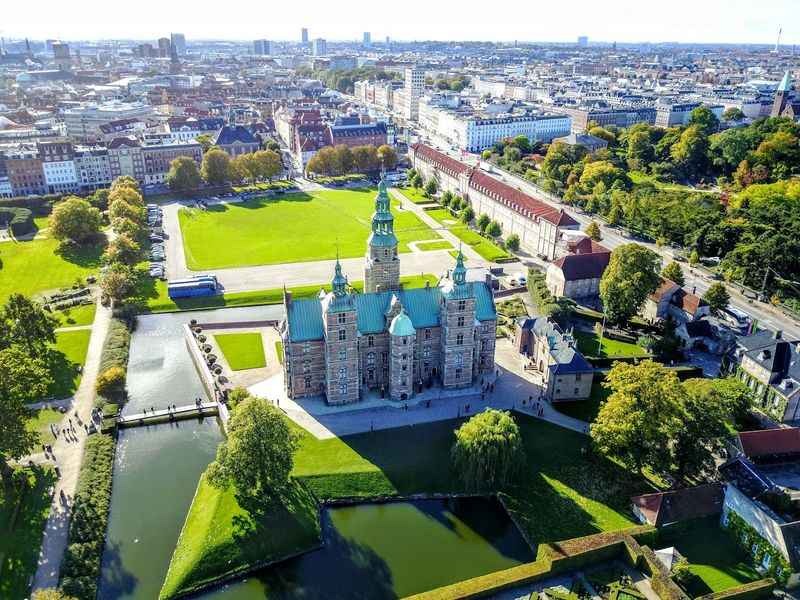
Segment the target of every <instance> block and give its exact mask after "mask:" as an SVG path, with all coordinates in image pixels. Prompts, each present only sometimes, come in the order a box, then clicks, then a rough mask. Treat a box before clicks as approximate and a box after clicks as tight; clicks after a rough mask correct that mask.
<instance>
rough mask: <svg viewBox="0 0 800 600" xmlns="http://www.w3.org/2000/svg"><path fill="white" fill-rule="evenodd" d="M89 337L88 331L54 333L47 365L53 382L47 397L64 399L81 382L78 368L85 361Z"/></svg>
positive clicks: (89, 331) (90, 333)
mask: <svg viewBox="0 0 800 600" xmlns="http://www.w3.org/2000/svg"><path fill="white" fill-rule="evenodd" d="M91 335H92V331H91V330H90V329H78V330H77V331H59V332H57V333H56V345H55V348H54V350H55V352H53V353H52V355H51V357H50V361H49V365H48V367H49V369H50V373H51V374H52V375H53V379H54V382H53V385H51V386H50V389H49V390H48V392H47V394H48V397H52V398H66V397H67V396H71V395H72V394H73V393H75V390H76V389H78V384H79V383H80V382H81V373H80V367H82V366H83V363H84V362H85V360H86V351H87V350H88V348H89V338H90V337H91ZM32 400H41V398H32Z"/></svg>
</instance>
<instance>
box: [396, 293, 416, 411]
mask: <svg viewBox="0 0 800 600" xmlns="http://www.w3.org/2000/svg"><path fill="white" fill-rule="evenodd" d="M416 337H417V332H416V330H415V329H414V325H413V324H412V323H411V318H410V317H409V316H408V315H407V314H406V311H405V309H403V308H402V306H401V307H400V312H399V313H398V314H397V316H396V317H394V318H393V319H392V322H391V323H390V324H389V397H390V398H391V399H392V400H396V401H401V402H402V401H404V400H408V399H409V398H410V397H411V396H412V395H413V393H414V345H415V344H414V342H415V341H416Z"/></svg>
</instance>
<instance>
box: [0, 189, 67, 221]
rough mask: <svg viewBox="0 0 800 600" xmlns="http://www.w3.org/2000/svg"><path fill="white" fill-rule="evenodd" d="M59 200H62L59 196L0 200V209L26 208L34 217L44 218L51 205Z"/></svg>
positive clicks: (50, 195) (51, 208)
mask: <svg viewBox="0 0 800 600" xmlns="http://www.w3.org/2000/svg"><path fill="white" fill-rule="evenodd" d="M61 198H63V196H62V195H61V194H47V195H44V196H17V197H15V198H0V207H14V208H27V209H28V210H30V211H31V212H33V214H35V215H36V216H38V217H45V216H47V215H49V214H50V211H52V210H53V205H54V204H55V203H56V202H58V201H59V200H61Z"/></svg>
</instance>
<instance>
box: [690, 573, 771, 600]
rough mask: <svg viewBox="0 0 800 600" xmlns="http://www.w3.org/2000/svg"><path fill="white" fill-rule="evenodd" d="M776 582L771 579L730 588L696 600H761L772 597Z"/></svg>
mask: <svg viewBox="0 0 800 600" xmlns="http://www.w3.org/2000/svg"><path fill="white" fill-rule="evenodd" d="M775 585H776V582H775V580H774V579H772V578H771V577H768V578H767V579H759V580H758V581H751V582H750V583H745V584H742V585H738V586H736V587H732V588H728V589H727V590H724V591H722V592H715V593H713V594H706V595H705V596H699V597H698V598H697V599H696V600H723V599H724V600H734V599H735V600H760V599H761V598H767V597H769V596H771V595H772V590H774V589H775Z"/></svg>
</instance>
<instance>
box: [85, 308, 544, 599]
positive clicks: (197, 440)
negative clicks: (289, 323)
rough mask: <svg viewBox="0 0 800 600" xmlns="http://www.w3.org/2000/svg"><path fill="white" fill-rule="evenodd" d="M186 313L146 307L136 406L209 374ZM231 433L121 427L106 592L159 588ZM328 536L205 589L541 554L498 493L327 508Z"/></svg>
mask: <svg viewBox="0 0 800 600" xmlns="http://www.w3.org/2000/svg"><path fill="white" fill-rule="evenodd" d="M191 316H192V317H193V318H197V319H198V320H199V321H201V322H202V321H203V320H204V319H205V320H211V319H213V320H215V321H234V320H246V319H248V320H249V319H253V318H265V319H268V318H280V316H281V315H280V308H279V307H261V308H257V309H252V308H250V309H226V310H222V311H214V312H213V313H212V312H209V313H200V314H197V313H192V315H191ZM188 318H190V317H189V316H188V315H186V314H174V315H153V316H148V317H143V318H141V319H140V322H139V327H138V328H137V331H136V332H135V333H134V336H133V341H132V345H131V361H130V366H129V375H128V382H129V391H130V401H129V403H128V404H127V405H126V407H125V411H126V412H139V411H140V410H142V409H143V408H145V407H147V408H150V407H151V406H152V407H155V408H162V407H165V406H166V405H168V404H173V403H175V404H179V405H180V404H185V403H190V402H192V401H193V399H194V398H195V397H198V396H202V397H204V396H205V394H204V392H203V389H202V386H201V384H200V381H199V378H198V376H197V374H196V373H195V371H194V366H193V365H192V363H191V360H190V359H189V356H188V353H187V352H186V351H185V348H184V346H183V344H184V342H183V338H182V334H181V326H182V325H183V324H184V323H185V322H186V321H187V320H188ZM221 439H222V434H221V432H220V430H219V427H218V425H217V422H216V420H215V419H213V418H208V419H204V420H202V421H182V422H180V423H177V424H163V425H154V426H150V427H141V428H132V429H126V430H122V431H121V432H120V436H119V442H118V446H117V458H116V463H115V469H114V492H113V497H112V506H111V515H110V523H109V531H108V539H107V544H106V550H105V554H104V557H103V569H102V577H101V583H100V592H99V594H98V597H99V598H100V600H117V599H126V600H127V599H135V600H154V599H155V598H157V597H158V592H159V590H160V589H161V584H162V582H163V580H164V576H165V574H166V571H167V568H168V566H169V561H170V558H171V556H172V552H173V550H174V548H175V543H176V542H177V539H178V536H179V534H180V529H181V527H182V526H183V522H184V519H185V518H186V513H187V512H188V509H189V505H190V504H191V500H192V496H193V495H194V491H195V489H196V487H197V481H198V479H199V477H200V474H201V473H202V472H203V470H204V469H205V468H206V466H207V465H208V463H209V462H210V461H211V460H213V457H214V454H215V452H216V447H217V445H218V443H219V442H220V440H221ZM323 535H324V538H325V546H324V548H322V549H320V550H317V551H314V552H310V553H307V554H305V555H303V556H300V557H298V558H295V559H292V560H289V561H286V562H284V563H282V564H280V565H276V566H274V567H270V568H266V569H263V570H261V571H259V572H257V573H254V574H252V575H250V576H248V577H247V578H245V579H244V580H242V581H237V582H231V583H230V584H227V585H224V586H220V587H218V588H216V589H212V590H209V591H208V592H206V593H205V594H202V595H200V596H198V597H201V598H209V599H210V598H213V599H215V600H217V599H225V600H244V599H251V598H252V599H257V598H277V599H284V598H302V599H304V600H316V599H319V600H322V599H323V598H324V599H326V600H330V599H337V598H342V599H344V598H349V599H352V598H355V599H360V598H363V599H366V598H396V597H402V596H405V595H408V594H413V593H416V592H420V591H424V590H428V589H431V588H434V587H438V586H441V585H446V584H448V583H452V582H455V581H459V580H462V579H465V578H468V577H474V576H477V575H481V574H484V573H489V572H492V571H496V570H499V569H504V568H508V567H512V566H514V565H517V564H520V563H521V562H525V561H530V560H533V558H534V556H533V552H532V551H531V549H530V548H529V547H528V546H527V544H526V543H525V542H524V540H523V539H522V537H521V535H520V534H519V532H518V531H517V529H516V527H515V526H514V524H513V523H512V522H511V520H510V519H509V518H508V516H507V514H506V513H505V511H504V510H503V508H502V507H501V506H500V505H499V504H498V503H497V502H496V501H495V500H493V499H484V498H469V499H458V500H455V499H450V500H419V501H409V502H391V503H385V504H360V505H354V506H342V507H335V508H330V509H328V510H326V511H325V512H324V513H323Z"/></svg>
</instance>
